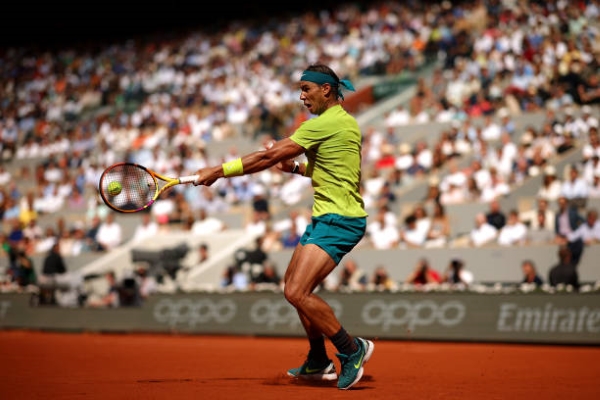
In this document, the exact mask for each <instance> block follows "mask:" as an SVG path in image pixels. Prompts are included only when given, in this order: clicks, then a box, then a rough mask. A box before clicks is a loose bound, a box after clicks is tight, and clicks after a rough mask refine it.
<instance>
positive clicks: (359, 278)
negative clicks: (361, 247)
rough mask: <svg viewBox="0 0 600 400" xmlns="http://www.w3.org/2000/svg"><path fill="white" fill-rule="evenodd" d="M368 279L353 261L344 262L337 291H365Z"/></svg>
mask: <svg viewBox="0 0 600 400" xmlns="http://www.w3.org/2000/svg"><path fill="white" fill-rule="evenodd" d="M367 283H368V277H367V275H366V274H365V273H364V271H363V270H362V269H360V268H359V267H358V264H357V262H356V261H354V260H353V259H351V258H350V259H348V260H346V261H345V262H344V264H343V267H342V270H341V272H340V281H339V284H338V288H337V289H338V290H340V291H363V290H365V289H366V286H367Z"/></svg>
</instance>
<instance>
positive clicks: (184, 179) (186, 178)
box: [179, 175, 199, 183]
mask: <svg viewBox="0 0 600 400" xmlns="http://www.w3.org/2000/svg"><path fill="white" fill-rule="evenodd" d="M198 177H199V175H190V176H182V177H180V178H179V183H194V182H196V179H198Z"/></svg>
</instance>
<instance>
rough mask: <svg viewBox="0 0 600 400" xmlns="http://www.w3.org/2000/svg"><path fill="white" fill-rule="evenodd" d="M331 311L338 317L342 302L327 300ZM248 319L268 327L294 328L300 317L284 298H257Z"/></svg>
mask: <svg viewBox="0 0 600 400" xmlns="http://www.w3.org/2000/svg"><path fill="white" fill-rule="evenodd" d="M327 302H328V304H329V305H330V306H331V308H333V312H334V313H335V315H336V316H337V317H338V318H339V317H340V315H341V313H342V309H343V307H342V304H341V303H340V302H339V301H337V300H328V301H327ZM250 321H252V323H254V324H257V325H265V326H267V327H268V328H269V329H273V328H275V327H278V326H288V327H290V328H296V327H299V326H300V318H299V317H298V313H297V312H296V309H295V308H294V307H292V306H291V305H290V303H288V302H287V301H286V300H276V301H272V300H268V299H262V300H258V301H257V302H255V303H254V304H252V307H250Z"/></svg>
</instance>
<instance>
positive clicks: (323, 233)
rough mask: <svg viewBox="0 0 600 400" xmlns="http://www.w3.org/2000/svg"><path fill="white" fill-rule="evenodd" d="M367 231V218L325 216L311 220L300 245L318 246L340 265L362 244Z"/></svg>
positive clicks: (336, 215)
mask: <svg viewBox="0 0 600 400" xmlns="http://www.w3.org/2000/svg"><path fill="white" fill-rule="evenodd" d="M366 229H367V218H366V217H343V216H341V215H338V214H325V215H321V216H318V217H313V218H312V219H311V224H309V225H308V226H307V227H306V231H305V232H304V234H303V235H302V238H300V244H302V245H303V246H304V245H306V244H316V245H317V246H319V247H320V248H322V249H323V250H325V252H327V254H329V256H330V257H331V258H332V259H333V260H334V261H335V264H336V265H337V264H339V262H340V261H341V260H342V258H343V257H344V256H345V255H346V254H348V253H350V251H351V250H352V249H353V248H354V246H356V245H357V244H358V242H360V240H361V239H362V238H363V236H364V235H365V231H366Z"/></svg>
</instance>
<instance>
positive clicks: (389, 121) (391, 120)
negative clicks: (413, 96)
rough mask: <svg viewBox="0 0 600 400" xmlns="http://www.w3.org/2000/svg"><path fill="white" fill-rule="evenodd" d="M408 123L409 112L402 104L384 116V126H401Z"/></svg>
mask: <svg viewBox="0 0 600 400" xmlns="http://www.w3.org/2000/svg"><path fill="white" fill-rule="evenodd" d="M409 123H410V113H409V112H408V110H407V109H406V108H404V106H402V105H400V106H398V107H397V108H396V109H395V110H392V111H391V112H390V113H389V114H388V116H387V117H386V118H385V125H386V126H388V127H389V126H402V125H408V124H409Z"/></svg>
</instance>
